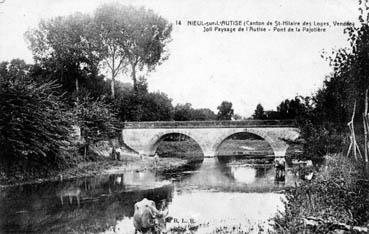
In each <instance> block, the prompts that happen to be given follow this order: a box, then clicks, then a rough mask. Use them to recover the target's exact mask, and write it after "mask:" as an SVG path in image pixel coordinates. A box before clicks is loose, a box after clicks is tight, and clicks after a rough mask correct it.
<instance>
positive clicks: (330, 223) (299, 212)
mask: <svg viewBox="0 0 369 234" xmlns="http://www.w3.org/2000/svg"><path fill="white" fill-rule="evenodd" d="M368 194H369V181H368V180H367V179H366V176H365V173H364V171H363V170H362V168H361V167H360V165H358V164H357V163H356V162H354V161H352V160H351V159H349V158H346V157H344V156H342V154H336V155H331V156H327V157H326V162H325V164H324V165H323V166H322V167H321V168H320V170H319V171H318V172H317V174H316V178H315V179H313V180H312V181H303V182H301V184H299V185H298V186H296V187H293V188H289V189H288V190H287V191H286V201H285V212H283V213H281V214H279V215H277V217H275V219H274V221H275V231H276V233H330V232H331V233H333V232H334V231H337V230H338V229H339V230H342V229H346V231H347V232H346V233H357V231H354V230H353V229H351V230H350V228H352V227H353V226H367V225H368V224H369V223H368V220H369V197H368ZM342 225H348V226H346V227H344V226H342ZM343 233H345V232H343Z"/></svg>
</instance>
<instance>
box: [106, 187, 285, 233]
mask: <svg viewBox="0 0 369 234" xmlns="http://www.w3.org/2000/svg"><path fill="white" fill-rule="evenodd" d="M282 198H283V195H281V194H277V193H232V195H231V196H230V194H229V193H227V192H207V191H196V192H185V193H181V194H175V195H174V196H173V201H172V202H171V203H170V205H169V210H170V212H169V215H170V216H172V217H175V218H176V219H177V220H178V222H179V225H182V226H185V225H186V223H189V222H190V221H191V220H194V221H195V223H196V224H206V225H202V226H201V227H199V229H198V233H209V232H212V231H214V230H215V229H216V228H217V227H219V226H221V225H226V226H241V228H242V229H243V230H248V229H249V227H250V226H251V225H254V226H257V224H259V225H260V226H264V227H265V228H267V225H268V219H270V218H272V217H273V216H274V215H275V214H276V211H277V210H282V209H283V203H282V201H281V199H282ZM132 222H133V221H132V218H128V217H125V218H123V219H122V220H120V221H118V222H117V225H116V227H115V231H114V228H111V229H110V230H108V231H107V232H105V233H133V231H134V229H133V226H132ZM177 225H178V223H176V222H171V223H168V225H167V229H170V228H171V227H175V226H177ZM254 231H255V233H257V230H256V229H255V230H254ZM251 233H254V232H251Z"/></svg>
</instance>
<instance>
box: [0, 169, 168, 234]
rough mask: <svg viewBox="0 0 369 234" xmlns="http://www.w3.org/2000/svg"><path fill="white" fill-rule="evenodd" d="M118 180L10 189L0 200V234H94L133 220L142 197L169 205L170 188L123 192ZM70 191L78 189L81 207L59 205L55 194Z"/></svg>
mask: <svg viewBox="0 0 369 234" xmlns="http://www.w3.org/2000/svg"><path fill="white" fill-rule="evenodd" d="M117 178H119V175H118V176H106V177H101V178H83V179H78V180H73V181H63V182H54V183H51V182H47V183H43V184H36V185H24V186H19V187H14V188H11V189H9V190H7V192H6V193H3V194H5V197H4V198H3V199H1V200H0V232H2V231H4V232H8V231H13V232H16V233H17V232H29V231H32V232H36V233H50V232H58V233H68V232H77V233H85V232H88V233H97V232H102V231H105V230H107V229H108V228H110V227H112V226H115V225H116V222H117V220H120V219H122V218H123V217H132V216H133V212H134V209H133V207H134V203H135V202H137V201H139V200H141V199H143V198H145V197H146V198H148V199H151V200H154V201H155V202H156V203H157V204H158V205H160V204H161V202H162V201H163V200H165V201H167V202H170V201H172V193H173V186H172V185H167V186H162V187H160V188H154V189H145V190H138V191H137V190H136V191H130V192H126V191H125V190H124V185H122V183H117V182H118V181H119V180H118V181H117ZM71 188H76V189H80V191H81V192H80V194H79V195H80V196H81V200H80V204H79V205H78V204H77V202H75V200H74V202H73V203H69V202H65V203H64V204H63V205H62V204H61V202H60V197H59V196H58V195H57V194H60V193H61V191H68V190H71ZM158 208H159V207H158ZM19 211H22V212H19Z"/></svg>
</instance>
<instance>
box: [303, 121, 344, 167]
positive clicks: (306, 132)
mask: <svg viewBox="0 0 369 234" xmlns="http://www.w3.org/2000/svg"><path fill="white" fill-rule="evenodd" d="M300 131H301V139H303V150H304V153H303V155H302V156H303V157H304V158H305V159H311V160H315V161H316V160H320V159H322V157H323V156H324V155H327V154H333V153H338V152H343V150H344V149H345V144H346V138H345V137H344V136H343V134H342V133H340V132H338V131H337V130H336V129H335V128H334V127H331V126H329V125H313V124H312V123H311V122H310V121H307V122H306V123H304V124H303V125H301V126H300Z"/></svg>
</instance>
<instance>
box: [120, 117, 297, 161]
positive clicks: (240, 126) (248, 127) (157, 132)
mask: <svg viewBox="0 0 369 234" xmlns="http://www.w3.org/2000/svg"><path fill="white" fill-rule="evenodd" d="M241 132H247V133H252V134H255V135H257V136H259V137H261V138H263V139H265V140H266V141H267V142H268V143H269V145H270V146H271V147H272V149H273V151H274V155H275V157H284V156H285V154H286V151H287V148H288V146H289V145H288V144H287V143H286V141H285V140H295V139H296V138H298V136H299V130H298V128H296V125H295V121H294V120H246V121H170V122H125V126H124V128H123V130H122V137H123V140H124V142H125V144H127V145H128V146H129V147H131V148H132V149H133V150H135V151H137V152H138V153H140V154H144V155H149V156H152V155H154V154H155V152H156V149H157V148H158V145H159V143H160V141H161V140H162V139H163V138H164V137H165V136H167V135H169V134H173V133H179V134H183V135H186V136H188V137H190V138H192V139H193V140H194V141H196V142H197V143H198V144H199V146H200V147H201V149H202V152H203V154H204V156H207V157H214V156H216V155H217V150H218V148H219V146H220V145H221V144H222V143H223V142H224V141H225V140H226V139H227V138H229V137H230V136H232V135H234V134H237V133H241Z"/></svg>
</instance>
